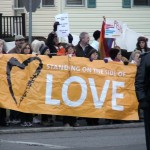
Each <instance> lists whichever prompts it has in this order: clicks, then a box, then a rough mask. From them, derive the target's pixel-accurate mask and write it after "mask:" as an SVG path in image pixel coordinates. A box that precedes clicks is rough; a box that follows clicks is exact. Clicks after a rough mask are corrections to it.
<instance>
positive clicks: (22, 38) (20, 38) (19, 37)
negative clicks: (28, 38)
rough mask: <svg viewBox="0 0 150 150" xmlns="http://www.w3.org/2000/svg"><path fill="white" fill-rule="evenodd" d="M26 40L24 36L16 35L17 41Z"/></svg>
mask: <svg viewBox="0 0 150 150" xmlns="http://www.w3.org/2000/svg"><path fill="white" fill-rule="evenodd" d="M24 39H25V38H24V37H23V36H22V35H15V41H17V40H24Z"/></svg>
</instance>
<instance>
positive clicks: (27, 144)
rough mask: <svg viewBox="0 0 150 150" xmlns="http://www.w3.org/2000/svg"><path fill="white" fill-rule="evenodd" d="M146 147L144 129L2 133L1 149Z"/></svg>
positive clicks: (117, 149)
mask: <svg viewBox="0 0 150 150" xmlns="http://www.w3.org/2000/svg"><path fill="white" fill-rule="evenodd" d="M55 149H56V150H57V149H62V150H63V149H64V150H65V149H69V150H85V149H86V150H146V146H145V135H144V128H143V127H139V128H120V129H102V130H84V131H82V130H80V131H78V130H77V131H61V132H37V133H18V134H0V150H55Z"/></svg>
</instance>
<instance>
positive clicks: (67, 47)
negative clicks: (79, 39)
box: [65, 44, 75, 53]
mask: <svg viewBox="0 0 150 150" xmlns="http://www.w3.org/2000/svg"><path fill="white" fill-rule="evenodd" d="M70 47H72V48H73V50H74V52H75V48H74V45H73V44H66V46H65V51H66V53H67V52H68V49H69V48H70Z"/></svg>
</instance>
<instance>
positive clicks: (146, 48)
mask: <svg viewBox="0 0 150 150" xmlns="http://www.w3.org/2000/svg"><path fill="white" fill-rule="evenodd" d="M141 41H143V42H145V47H144V50H145V52H147V51H148V46H147V42H148V39H147V38H145V37H143V36H140V37H138V39H137V43H136V49H137V50H140V51H142V48H141V47H140V42H141Z"/></svg>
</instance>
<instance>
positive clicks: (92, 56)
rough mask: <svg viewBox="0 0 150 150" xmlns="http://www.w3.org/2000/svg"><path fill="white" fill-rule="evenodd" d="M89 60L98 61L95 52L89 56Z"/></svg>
mask: <svg viewBox="0 0 150 150" xmlns="http://www.w3.org/2000/svg"><path fill="white" fill-rule="evenodd" d="M91 59H92V60H97V59H98V54H97V53H96V52H94V53H93V54H92V55H91Z"/></svg>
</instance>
